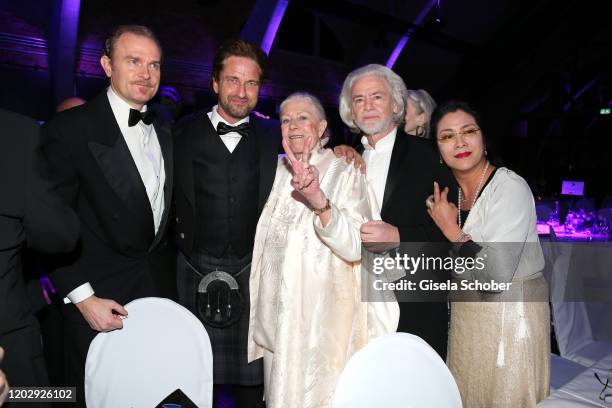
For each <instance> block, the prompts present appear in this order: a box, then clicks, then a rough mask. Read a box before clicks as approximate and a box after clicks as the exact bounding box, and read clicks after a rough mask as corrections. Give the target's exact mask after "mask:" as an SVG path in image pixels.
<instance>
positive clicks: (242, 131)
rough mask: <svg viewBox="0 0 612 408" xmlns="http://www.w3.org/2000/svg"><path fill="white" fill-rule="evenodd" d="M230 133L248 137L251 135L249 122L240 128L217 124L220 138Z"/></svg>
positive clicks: (239, 126) (221, 123)
mask: <svg viewBox="0 0 612 408" xmlns="http://www.w3.org/2000/svg"><path fill="white" fill-rule="evenodd" d="M230 132H236V133H240V136H242V137H247V136H248V135H249V122H244V123H242V124H240V125H238V126H230V125H228V124H225V123H223V122H219V123H218V124H217V134H218V135H219V136H221V135H224V134H226V133H230Z"/></svg>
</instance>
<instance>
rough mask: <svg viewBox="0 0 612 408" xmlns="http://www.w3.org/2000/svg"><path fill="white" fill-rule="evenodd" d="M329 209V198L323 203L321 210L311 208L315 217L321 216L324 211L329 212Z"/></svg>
mask: <svg viewBox="0 0 612 408" xmlns="http://www.w3.org/2000/svg"><path fill="white" fill-rule="evenodd" d="M330 209H331V204H330V202H329V198H327V199H326V201H325V206H324V207H322V208H314V207H313V208H312V212H314V213H315V214H316V215H321V214H323V213H324V212H325V211H327V210H330Z"/></svg>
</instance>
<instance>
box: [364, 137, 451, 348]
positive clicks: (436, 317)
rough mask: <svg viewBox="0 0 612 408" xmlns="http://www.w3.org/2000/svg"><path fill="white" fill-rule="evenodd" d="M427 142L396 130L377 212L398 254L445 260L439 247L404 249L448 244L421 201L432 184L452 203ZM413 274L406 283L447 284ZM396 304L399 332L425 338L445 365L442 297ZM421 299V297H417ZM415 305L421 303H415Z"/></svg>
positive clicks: (402, 298) (404, 297) (438, 276)
mask: <svg viewBox="0 0 612 408" xmlns="http://www.w3.org/2000/svg"><path fill="white" fill-rule="evenodd" d="M430 143H431V142H430V141H429V140H426V139H421V138H418V137H416V136H411V135H407V134H406V133H404V132H403V131H402V130H401V129H398V131H397V136H396V138H395V144H394V145H393V152H392V153H391V162H390V163H389V172H388V174H387V180H386V184H385V194H384V198H383V204H382V208H381V218H382V220H383V221H385V222H387V223H389V224H392V225H394V226H396V227H397V228H398V230H399V233H400V241H401V242H402V243H403V244H402V245H401V246H400V248H399V249H398V251H399V252H400V253H406V254H407V255H408V256H413V257H419V256H420V255H421V254H425V256H445V255H447V252H446V253H442V251H441V249H443V248H442V247H441V246H440V245H439V244H423V245H421V244H418V245H416V244H412V245H411V244H406V243H437V242H440V243H441V242H446V241H447V240H446V238H445V237H444V235H443V234H442V233H441V232H440V230H439V229H438V227H437V226H436V225H435V223H434V222H433V221H432V219H431V217H430V216H429V214H428V213H427V209H426V207H425V200H426V199H427V197H429V196H430V195H431V194H433V182H434V181H437V182H438V184H439V185H440V188H441V189H443V188H444V187H449V188H450V190H451V191H450V193H449V195H448V197H449V200H456V197H457V187H456V186H457V183H456V181H455V180H454V178H453V176H452V174H451V172H450V171H449V170H448V168H447V167H446V166H445V165H444V164H441V163H440V157H439V155H438V154H437V153H436V152H435V150H434V149H433V147H432V146H431V144H430ZM366 171H367V169H366ZM430 272H432V273H431V274H428V275H426V274H425V272H422V271H417V272H416V274H415V275H409V276H408V279H410V280H415V279H434V280H438V281H439V280H446V279H447V278H449V277H450V275H449V274H448V273H447V272H445V271H430ZM396 295H397V298H398V301H399V302H400V304H399V305H400V320H399V324H398V329H397V330H398V331H400V332H408V333H412V334H415V335H417V336H419V337H421V338H423V339H424V340H425V341H426V342H427V343H429V345H430V346H432V347H433V348H434V349H435V350H436V351H437V352H438V354H440V356H441V357H442V358H443V359H444V358H445V356H446V345H447V327H448V311H447V306H446V299H445V298H444V296H443V295H444V294H441V295H440V294H437V296H436V295H431V294H425V296H426V298H425V299H416V298H413V297H412V294H411V293H406V292H401V293H396ZM421 295H422V294H421ZM419 300H425V301H424V302H423V301H419Z"/></svg>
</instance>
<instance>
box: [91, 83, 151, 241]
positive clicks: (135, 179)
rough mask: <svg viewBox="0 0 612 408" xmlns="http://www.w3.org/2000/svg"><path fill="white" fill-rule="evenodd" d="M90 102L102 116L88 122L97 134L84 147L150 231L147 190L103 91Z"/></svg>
mask: <svg viewBox="0 0 612 408" xmlns="http://www.w3.org/2000/svg"><path fill="white" fill-rule="evenodd" d="M92 103H93V104H94V113H95V114H98V115H101V116H103V117H104V118H105V119H104V120H96V121H95V123H93V124H92V126H96V129H95V132H92V133H93V134H95V135H97V137H96V138H94V139H93V140H90V141H89V142H88V144H87V145H88V148H89V150H90V152H91V153H92V155H93V157H94V159H95V160H96V163H97V164H98V167H99V168H100V170H101V171H102V173H103V174H104V177H105V178H106V181H107V182H108V184H109V185H110V186H111V188H112V189H113V191H114V192H115V193H116V194H117V196H118V197H119V199H120V200H121V201H122V202H123V204H124V205H125V206H126V207H127V208H128V209H129V210H130V211H131V212H132V213H133V214H134V216H135V218H136V219H138V220H140V222H141V223H143V224H145V225H149V226H150V228H151V232H153V212H152V211H151V205H150V203H149V200H148V198H147V191H146V189H145V186H144V184H143V182H142V179H141V178H140V173H139V172H138V168H137V167H136V163H134V159H133V158H132V155H131V153H130V150H129V148H128V146H127V144H126V143H125V140H124V138H123V135H122V134H121V130H120V129H119V125H118V124H117V121H116V119H115V116H114V115H113V112H112V109H111V107H110V103H109V102H108V97H107V96H106V93H103V94H102V95H100V96H99V97H98V98H96V99H95V100H93V101H92Z"/></svg>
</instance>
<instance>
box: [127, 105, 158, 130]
mask: <svg viewBox="0 0 612 408" xmlns="http://www.w3.org/2000/svg"><path fill="white" fill-rule="evenodd" d="M141 120H142V123H144V124H145V125H150V124H151V123H153V121H154V120H155V111H154V110H152V109H149V110H148V111H146V112H140V111H137V110H136V109H130V118H129V119H128V126H129V127H132V126H136V124H137V123H138V122H140V121H141Z"/></svg>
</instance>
